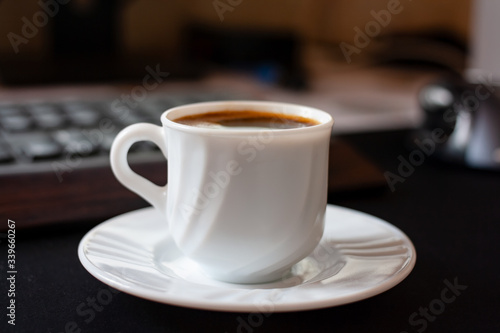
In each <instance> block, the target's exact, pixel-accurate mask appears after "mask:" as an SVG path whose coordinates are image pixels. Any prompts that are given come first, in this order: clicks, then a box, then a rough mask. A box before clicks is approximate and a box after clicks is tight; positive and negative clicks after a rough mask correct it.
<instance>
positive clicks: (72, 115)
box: [67, 107, 101, 127]
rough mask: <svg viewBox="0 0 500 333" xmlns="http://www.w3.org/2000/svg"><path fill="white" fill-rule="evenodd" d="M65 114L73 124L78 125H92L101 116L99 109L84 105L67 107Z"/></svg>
mask: <svg viewBox="0 0 500 333" xmlns="http://www.w3.org/2000/svg"><path fill="white" fill-rule="evenodd" d="M67 115H68V118H69V120H70V121H71V122H72V123H73V125H75V126H80V127H89V126H94V125H96V124H97V122H98V121H99V119H100V118H101V115H100V114H99V111H97V110H95V109H91V108H84V107H80V108H77V107H74V108H69V109H67Z"/></svg>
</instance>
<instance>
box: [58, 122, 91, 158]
mask: <svg viewBox="0 0 500 333" xmlns="http://www.w3.org/2000/svg"><path fill="white" fill-rule="evenodd" d="M54 138H55V139H56V141H57V142H58V143H59V144H60V145H62V146H63V147H64V151H65V152H67V153H69V154H76V155H80V156H89V155H93V154H95V153H97V152H98V151H99V146H98V145H97V144H94V143H92V141H90V140H89V138H87V137H86V136H85V135H84V134H83V132H82V130H79V129H68V130H59V131H56V132H54Z"/></svg>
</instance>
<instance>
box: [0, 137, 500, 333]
mask: <svg viewBox="0 0 500 333" xmlns="http://www.w3.org/2000/svg"><path fill="white" fill-rule="evenodd" d="M406 135H407V133H406V132H404V131H397V132H381V133H370V134H358V135H350V136H346V137H344V139H345V140H347V141H348V142H350V143H351V144H352V146H354V147H356V148H357V149H358V150H359V151H360V152H362V153H363V154H364V155H365V156H366V157H368V158H369V159H371V160H372V161H373V162H375V163H376V164H377V165H378V166H379V168H380V170H381V171H382V172H386V171H388V172H392V173H394V174H398V165H399V163H400V159H398V157H399V156H402V157H403V158H408V156H409V153H410V151H409V150H407V149H405V147H404V144H403V142H404V138H405V137H406ZM334 155H335V154H334ZM334 155H333V156H332V158H336V156H334ZM499 193H500V174H499V173H494V172H483V171H477V170H471V169H466V168H462V167H457V166H452V165H447V164H443V163H441V162H438V161H435V160H432V159H431V158H428V159H426V160H425V161H423V163H421V164H420V165H419V166H416V167H415V168H414V170H413V172H412V173H411V175H407V177H404V182H397V183H395V184H394V188H393V191H392V190H391V189H390V188H389V185H387V186H385V188H384V189H382V190H380V189H379V190H377V191H359V192H354V193H348V194H347V193H345V194H342V193H337V194H332V195H330V196H329V203H332V204H336V205H341V206H345V207H349V208H353V209H356V210H359V211H363V212H366V213H369V214H372V215H375V216H377V217H380V218H382V219H384V220H386V221H388V222H390V223H392V224H393V225H395V226H397V227H398V228H400V229H401V230H402V231H404V232H405V233H406V234H407V235H408V236H409V237H410V239H411V240H412V241H413V243H414V245H415V247H416V251H417V263H416V265H415V268H414V270H413V271H412V273H411V274H410V275H409V276H408V277H407V278H406V279H405V280H404V281H402V282H401V283H400V284H398V285H397V286H395V287H394V288H392V289H390V290H388V291H386V292H384V293H382V294H380V295H377V296H374V297H371V298H369V299H366V300H362V301H359V302H355V303H352V304H347V305H343V306H338V307H331V308H325V309H320V310H312V311H303V312H290V313H271V314H267V315H266V316H262V315H260V316H259V314H249V313H227V312H216V311H202V310H195V309H188V308H181V307H177V306H171V305H166V304H159V303H155V302H152V301H148V300H144V299H140V298H137V297H134V296H131V295H128V294H126V293H123V292H119V293H113V294H112V295H113V296H112V299H111V300H110V301H109V302H108V303H107V304H106V305H105V306H99V307H97V306H96V307H95V311H94V312H92V313H93V314H92V315H90V314H89V315H86V316H82V315H81V314H80V315H79V314H78V312H77V308H78V307H79V306H81V304H85V303H88V302H89V301H90V302H91V300H92V299H95V298H96V296H97V295H98V294H99V293H100V292H101V293H102V292H103V290H107V289H108V287H107V286H106V285H105V284H103V283H101V282H100V281H98V280H96V279H95V278H94V277H93V276H91V275H90V274H89V273H88V272H87V271H86V270H85V269H84V268H83V266H82V265H81V264H80V262H79V260H78V257H77V247H78V243H79V241H80V240H81V238H82V237H83V236H84V235H85V233H86V232H88V231H89V230H90V229H91V228H92V227H93V226H94V225H96V224H97V223H98V222H99V221H86V222H85V223H74V224H67V225H58V226H41V227H37V228H33V229H27V230H18V231H17V234H16V251H17V253H16V255H17V256H16V268H17V275H16V286H15V289H16V291H15V292H16V296H15V301H16V318H15V319H16V320H15V323H16V325H15V326H11V325H8V324H7V321H8V320H9V318H8V317H6V314H7V311H8V310H6V306H8V304H7V292H8V283H6V278H7V277H8V276H7V273H6V272H7V268H6V265H5V259H6V258H5V257H6V253H7V247H6V244H7V243H6V239H5V238H2V239H1V241H2V244H0V248H1V253H2V254H1V255H2V259H1V260H0V263H1V266H2V267H1V268H2V282H1V283H0V286H1V290H0V294H1V296H0V299H1V300H2V301H1V304H2V305H1V307H0V308H2V309H3V310H2V312H3V313H2V316H0V318H1V320H0V332H228V333H229V332H245V333H246V332H255V333H257V332H394V333H400V332H408V333H410V332H499V331H500V323H499V319H498V318H499V316H498V315H499V313H500V285H499V282H498V281H499V276H500V268H499V265H498V258H499V255H500V246H499V245H498V243H499V240H500V195H499ZM4 222H5V223H6V221H4ZM2 223H3V222H2ZM452 289H453V290H452ZM450 290H452V292H453V294H450V293H449V291H450ZM242 322H246V323H247V324H248V323H252V325H242Z"/></svg>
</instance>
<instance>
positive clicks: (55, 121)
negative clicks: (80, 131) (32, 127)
mask: <svg viewBox="0 0 500 333" xmlns="http://www.w3.org/2000/svg"><path fill="white" fill-rule="evenodd" d="M34 118H35V122H36V124H37V126H38V127H39V128H40V129H44V130H51V129H55V128H60V127H63V125H64V124H65V122H66V120H65V118H64V117H63V116H62V115H60V114H56V113H42V114H37V115H36V116H34Z"/></svg>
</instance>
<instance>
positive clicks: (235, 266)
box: [111, 101, 333, 283]
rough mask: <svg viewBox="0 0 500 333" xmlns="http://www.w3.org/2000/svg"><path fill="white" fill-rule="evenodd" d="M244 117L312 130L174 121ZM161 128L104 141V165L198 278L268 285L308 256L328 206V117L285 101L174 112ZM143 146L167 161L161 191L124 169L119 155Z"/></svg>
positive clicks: (136, 129) (141, 127) (138, 127)
mask: <svg viewBox="0 0 500 333" xmlns="http://www.w3.org/2000/svg"><path fill="white" fill-rule="evenodd" d="M248 110H252V111H260V112H270V113H273V114H275V115H276V116H277V117H280V116H283V115H288V116H300V117H304V118H307V119H311V120H313V121H314V122H315V123H316V124H314V125H312V126H307V127H301V128H290V129H281V128H256V127H234V128H233V127H232V128H222V127H221V128H216V127H214V128H204V127H195V126H190V125H185V124H181V123H178V122H176V121H175V120H176V119H178V118H180V117H184V116H190V115H197V114H204V113H209V112H217V111H248ZM161 122H162V125H163V126H162V127H160V126H156V125H152V124H145V123H140V124H134V125H131V126H129V127H127V128H125V129H123V130H122V131H121V132H120V133H119V134H118V136H117V137H116V139H115V141H114V142H113V146H112V149H111V167H112V169H113V172H114V174H115V176H116V177H117V178H118V180H119V181H120V182H121V183H122V184H123V185H124V186H126V187H127V188H129V189H130V190H132V191H134V192H136V193H137V194H139V195H140V196H142V197H143V198H144V199H146V200H147V201H148V202H150V203H151V204H152V205H153V206H154V207H155V208H156V209H157V210H158V211H159V212H161V214H162V215H163V216H164V217H165V223H167V225H168V229H169V234H170V236H171V237H172V239H173V240H174V242H175V243H176V245H177V247H178V248H179V249H180V251H181V252H182V253H183V254H184V255H185V256H187V257H188V258H189V259H191V260H192V261H194V262H196V263H197V264H198V265H199V267H200V268H201V270H202V271H203V272H204V273H205V274H206V275H208V276H209V277H211V278H213V279H216V280H220V281H226V282H233V283H263V282H268V281H273V280H277V279H279V278H282V277H284V276H285V275H286V273H287V271H288V270H289V269H290V268H291V267H292V266H293V265H294V264H296V263H297V262H299V261H300V260H302V259H303V258H305V257H306V256H307V255H309V254H310V253H311V252H312V251H313V250H314V248H315V247H316V246H317V245H318V243H319V241H320V239H321V237H322V234H323V229H324V215H325V210H326V203H327V191H328V179H327V177H328V151H329V141H330V135H331V129H332V126H333V119H332V117H331V116H330V115H329V114H328V113H326V112H324V111H321V110H317V109H314V108H310V107H306V106H300V105H294V104H286V103H274V102H255V101H224V102H206V103H197V104H189V105H184V106H180V107H175V108H172V109H170V110H167V111H165V112H164V113H163V114H162V116H161ZM144 140H147V141H152V142H153V143H155V144H156V145H158V147H159V148H160V149H161V151H162V152H163V154H164V155H165V157H166V159H167V161H168V173H167V174H168V182H167V185H165V186H158V185H155V184H153V183H152V182H150V181H149V180H147V179H146V178H143V177H142V176H140V175H138V174H136V173H135V172H134V171H132V170H131V168H130V166H129V165H128V162H127V153H128V150H129V149H130V147H131V146H132V144H133V143H135V142H137V141H144ZM137 223H140V221H137ZM166 236H167V235H166Z"/></svg>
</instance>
